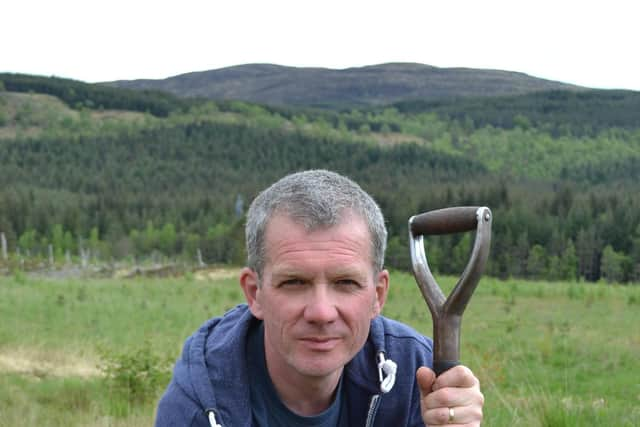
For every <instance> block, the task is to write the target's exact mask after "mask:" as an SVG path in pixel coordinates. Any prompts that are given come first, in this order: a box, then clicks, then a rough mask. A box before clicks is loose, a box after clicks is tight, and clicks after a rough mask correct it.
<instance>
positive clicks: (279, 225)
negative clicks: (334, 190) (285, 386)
mask: <svg viewBox="0 0 640 427" xmlns="http://www.w3.org/2000/svg"><path fill="white" fill-rule="evenodd" d="M265 249H266V255H267V256H266V260H265V267H264V271H263V274H262V278H261V279H262V280H261V284H260V286H258V284H257V280H258V278H257V275H256V273H255V272H253V271H252V270H249V269H245V270H243V273H242V276H241V282H242V287H243V289H244V291H245V294H246V296H247V300H248V302H249V306H250V309H251V312H252V313H253V314H254V316H256V317H257V318H259V319H262V320H263V321H264V328H265V355H266V359H267V366H268V369H269V373H270V374H271V375H272V377H273V376H274V375H276V376H281V378H282V376H284V378H291V379H294V378H295V376H296V375H297V376H298V378H309V377H327V378H328V377H331V378H336V377H338V376H339V375H340V374H341V372H342V368H343V367H344V365H345V364H346V363H348V362H349V361H350V360H351V359H352V358H353V357H354V356H355V354H356V353H357V352H358V351H359V350H360V349H361V348H362V346H363V345H364V343H365V341H366V339H367V336H368V334H369V326H370V322H371V319H373V318H374V317H375V316H376V315H378V314H379V313H380V310H381V309H382V306H383V304H384V302H385V299H386V295H387V289H388V282H389V275H388V272H387V271H386V270H385V271H382V272H380V273H377V274H375V273H374V269H373V267H372V262H371V239H370V235H369V231H368V229H367V227H366V225H365V223H364V221H363V220H362V219H360V218H359V217H356V216H350V217H347V218H346V219H345V221H343V223H342V224H340V225H338V226H335V227H332V228H328V229H320V230H315V231H312V232H308V231H307V230H305V228H304V226H302V225H300V224H296V223H295V222H293V221H292V220H291V219H289V218H288V217H286V216H283V215H278V216H276V217H274V218H273V219H271V221H270V222H269V224H268V226H267V230H266V234H265ZM292 377H293V378H292Z"/></svg>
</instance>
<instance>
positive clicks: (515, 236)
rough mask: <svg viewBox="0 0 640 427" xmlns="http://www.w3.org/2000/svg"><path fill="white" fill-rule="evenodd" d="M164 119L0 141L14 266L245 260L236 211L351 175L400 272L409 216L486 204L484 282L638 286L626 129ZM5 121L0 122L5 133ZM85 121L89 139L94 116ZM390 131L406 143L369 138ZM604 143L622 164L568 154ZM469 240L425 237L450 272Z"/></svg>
mask: <svg viewBox="0 0 640 427" xmlns="http://www.w3.org/2000/svg"><path fill="white" fill-rule="evenodd" d="M5 87H6V84H5ZM117 91H119V89H118V90H115V89H114V92H113V96H116V95H117V93H118V92H117ZM132 96H133V95H132ZM141 96H142V95H141ZM82 108H83V109H87V107H86V105H85V106H84V107H82ZM172 108H174V107H172ZM175 108H176V109H175V110H173V112H172V113H171V114H170V115H169V116H168V117H166V118H157V119H155V120H151V121H149V120H147V121H144V122H141V123H137V124H133V125H132V124H131V123H129V122H125V121H122V122H116V123H115V124H114V127H113V129H112V131H110V132H104V131H102V130H101V129H100V128H91V129H93V130H91V131H84V132H83V131H80V130H79V129H78V128H74V127H70V128H68V129H62V130H61V129H58V128H56V129H55V131H53V130H51V129H48V128H47V126H48V125H47V123H42V124H41V126H42V129H43V131H42V132H41V133H38V134H35V136H31V135H30V134H28V133H27V134H25V135H22V136H20V137H13V138H0V232H3V233H4V234H5V237H6V240H7V244H8V248H9V253H10V255H11V256H12V257H16V256H18V253H19V256H21V257H25V256H27V255H28V256H32V257H33V256H35V257H46V256H49V254H50V251H52V252H53V255H54V257H55V258H56V259H61V258H63V257H64V254H67V253H69V254H72V256H78V254H80V253H84V254H86V253H87V252H90V253H91V254H93V256H99V257H100V258H101V259H104V260H109V259H123V258H141V257H144V256H148V255H149V254H150V253H153V252H155V253H158V254H161V255H163V256H166V257H170V258H176V257H179V258H183V259H187V260H195V257H196V253H198V251H199V252H200V253H201V255H202V259H203V261H205V262H207V263H236V264H238V263H242V262H243V258H244V246H243V245H244V240H243V215H244V213H245V211H246V208H247V205H248V204H249V203H250V201H251V200H252V198H253V197H254V196H255V195H256V194H257V193H258V192H259V191H260V190H261V189H263V188H264V187H266V186H267V185H268V184H270V183H271V182H273V181H274V180H276V179H278V178H279V177H281V176H283V175H284V174H286V173H290V172H293V171H297V170H302V169H309V168H327V169H332V170H335V171H337V172H340V173H343V174H346V175H348V176H350V177H352V178H353V179H355V180H356V181H357V182H359V183H360V184H361V185H362V186H363V188H365V190H367V191H369V192H370V193H371V194H372V195H373V196H374V198H375V199H376V200H377V201H378V203H379V204H380V206H381V208H382V210H383V212H384V214H385V217H386V220H387V224H388V228H389V231H390V240H389V251H388V258H387V262H388V265H389V266H390V267H394V268H400V269H408V268H409V266H410V264H409V259H408V253H409V252H408V242H407V240H408V239H407V220H408V218H409V217H410V216H411V215H413V214H416V213H420V212H424V211H427V210H431V209H438V208H442V207H447V206H454V205H486V206H489V207H490V208H491V209H492V210H493V212H494V236H493V245H492V253H491V257H490V262H489V265H488V267H487V268H488V273H489V274H492V275H495V276H497V277H504V278H506V277H511V276H514V277H528V278H540V279H543V278H548V279H566V280H587V281H597V280H601V279H603V280H608V281H615V282H639V281H640V194H639V192H638V191H637V177H638V176H637V174H638V168H636V167H635V166H636V165H637V164H638V163H637V161H638V158H639V156H638V153H639V151H638V149H637V147H638V146H639V145H640V138H639V137H638V132H637V129H618V128H614V127H612V128H609V129H601V131H600V132H599V134H598V135H596V136H594V137H588V136H582V137H579V138H578V137H568V136H566V135H564V136H559V137H554V136H553V135H552V134H551V133H549V132H546V131H544V130H541V129H539V128H537V127H535V126H534V127H531V128H528V129H525V128H523V127H518V128H514V129H498V128H494V127H482V128H479V129H475V125H474V127H465V125H464V123H462V122H460V121H458V120H457V119H447V120H444V119H442V118H438V117H437V116H436V115H434V114H433V113H422V112H420V113H415V114H404V113H401V112H399V111H398V110H394V109H385V110H380V111H378V112H372V111H345V112H341V113H339V112H316V111H311V110H299V111H295V110H293V109H292V110H286V109H282V108H280V109H274V108H270V107H265V106H255V105H251V104H246V103H235V102H224V103H209V104H205V103H194V104H193V105H191V106H189V107H188V108H187V109H186V110H183V109H181V108H182V107H180V108H178V107H175ZM0 110H2V103H1V102H0ZM7 111H8V110H7ZM0 112H1V111H0ZM5 116H6V117H9V119H8V120H6V121H5V124H4V125H1V124H0V126H11V125H12V122H13V119H11V115H10V114H5ZM85 120H87V123H88V125H87V128H90V126H89V124H91V120H92V119H91V118H90V117H89V118H86V117H85ZM365 125H366V126H365ZM119 126H120V127H119ZM391 134H395V137H396V138H399V137H406V139H407V140H405V141H401V142H400V143H385V142H382V143H379V142H376V141H377V139H376V138H382V136H384V135H391ZM417 136H420V138H421V139H420V140H418V141H416V140H412V139H411V138H409V137H417ZM500 141H502V142H503V143H504V144H508V145H509V148H510V150H511V151H510V154H509V153H507V154H509V155H511V156H512V158H511V160H508V161H505V160H504V158H505V157H504V156H506V155H507V154H502V152H501V151H500V150H501V146H500V145H496V144H498V143H499V142H500ZM489 144H494V145H493V146H491V147H492V148H491V150H488V149H486V147H489V146H490V145H489ZM603 145H609V146H611V147H615V150H613V151H615V152H617V153H621V152H624V153H626V154H625V155H624V156H621V157H616V156H615V155H613V154H615V153H613V154H612V155H611V156H610V157H607V156H608V155H607V154H606V153H604V151H603V152H597V154H595V155H593V154H591V155H592V156H593V158H592V159H591V160H589V161H585V159H589V155H588V154H585V155H584V156H580V157H578V156H577V154H576V157H575V159H573V158H572V157H571V156H572V153H574V154H575V153H580V152H581V151H580V150H585V149H586V148H588V149H589V150H591V147H598V146H603ZM558 146H561V147H558ZM565 146H567V147H565ZM536 147H542V148H541V149H539V150H538V152H539V153H540V154H539V155H537V154H536V156H537V157H536V158H537V159H538V160H537V161H538V163H535V162H533V159H534V156H533V154H535V153H536V150H537V148H536ZM525 150H530V151H525ZM553 150H556V151H555V154H554V155H549V156H547V155H546V154H545V153H548V152H549V151H551V152H552V154H553ZM558 150H560V151H558ZM561 150H565V151H561ZM571 150H574V151H571ZM575 150H577V151H575ZM624 150H627V151H624ZM508 151H509V150H508ZM514 153H515V154H514ZM522 153H524V154H522ZM532 153H533V154H532ZM563 153H564V154H563ZM603 153H604V154H603ZM563 156H564V157H563ZM565 157H566V159H565ZM501 159H502V160H501ZM560 160H561V161H560ZM517 162H520V163H517ZM554 162H555V163H554ZM558 162H559V163H558ZM572 162H573V163H572ZM509 163H511V164H514V163H515V164H518V166H517V167H515V168H514V167H513V166H511V168H509ZM537 171H541V172H537ZM472 239H473V236H472V235H471V234H466V235H452V236H441V237H437V238H435V237H434V238H429V239H428V240H427V244H428V246H427V256H428V257H429V262H430V265H431V266H432V268H433V269H434V270H436V271H438V272H441V273H450V274H459V273H460V272H461V271H462V268H464V265H465V264H466V260H467V257H468V253H469V249H470V245H471V243H472ZM50 248H52V249H50Z"/></svg>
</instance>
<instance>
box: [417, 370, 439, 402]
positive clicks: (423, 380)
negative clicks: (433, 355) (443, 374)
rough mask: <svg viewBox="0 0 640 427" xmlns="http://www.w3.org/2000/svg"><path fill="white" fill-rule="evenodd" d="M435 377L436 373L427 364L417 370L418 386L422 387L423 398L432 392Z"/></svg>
mask: <svg viewBox="0 0 640 427" xmlns="http://www.w3.org/2000/svg"><path fill="white" fill-rule="evenodd" d="M435 379H436V374H435V372H433V371H432V370H431V369H429V368H427V367H426V366H421V367H420V368H418V371H417V372H416V380H417V381H418V387H419V388H420V398H421V399H422V398H423V397H425V396H426V395H427V394H429V393H431V391H432V389H433V382H434V381H435Z"/></svg>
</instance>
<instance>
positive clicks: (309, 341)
mask: <svg viewBox="0 0 640 427" xmlns="http://www.w3.org/2000/svg"><path fill="white" fill-rule="evenodd" d="M300 341H301V342H302V344H303V345H304V346H305V347H306V348H308V349H309V350H313V351H330V350H333V349H334V348H335V346H336V345H337V344H338V342H339V341H340V338H338V337H304V338H301V339H300Z"/></svg>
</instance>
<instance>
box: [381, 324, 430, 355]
mask: <svg viewBox="0 0 640 427" xmlns="http://www.w3.org/2000/svg"><path fill="white" fill-rule="evenodd" d="M378 321H379V322H381V324H382V329H383V331H384V332H383V333H384V339H385V344H386V345H385V347H386V349H387V351H388V352H395V350H396V349H402V351H404V352H407V351H411V352H413V351H415V352H418V353H425V352H426V353H428V354H431V353H432V352H433V341H432V340H431V338H427V337H426V336H424V335H422V334H421V333H419V332H418V331H416V330H415V329H414V328H412V327H411V326H409V325H407V324H405V323H402V322H399V321H397V320H393V319H390V318H388V317H384V316H378Z"/></svg>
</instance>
